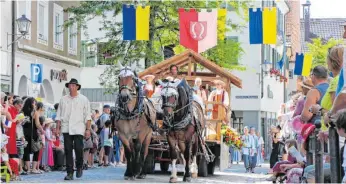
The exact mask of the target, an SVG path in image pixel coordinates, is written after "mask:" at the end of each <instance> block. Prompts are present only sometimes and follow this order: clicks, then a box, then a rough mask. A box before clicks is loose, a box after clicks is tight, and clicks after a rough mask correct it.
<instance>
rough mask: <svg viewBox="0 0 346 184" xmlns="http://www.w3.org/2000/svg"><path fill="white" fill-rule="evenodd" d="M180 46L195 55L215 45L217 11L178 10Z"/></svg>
mask: <svg viewBox="0 0 346 184" xmlns="http://www.w3.org/2000/svg"><path fill="white" fill-rule="evenodd" d="M179 28H180V44H181V45H182V46H184V47H186V48H188V49H191V50H193V51H195V52H197V53H201V52H204V51H206V50H208V49H210V48H212V47H214V46H216V45H217V10H216V9H215V10H212V11H211V12H208V11H207V10H202V11H201V12H197V11H196V10H195V9H190V10H188V11H185V9H184V8H180V9H179Z"/></svg>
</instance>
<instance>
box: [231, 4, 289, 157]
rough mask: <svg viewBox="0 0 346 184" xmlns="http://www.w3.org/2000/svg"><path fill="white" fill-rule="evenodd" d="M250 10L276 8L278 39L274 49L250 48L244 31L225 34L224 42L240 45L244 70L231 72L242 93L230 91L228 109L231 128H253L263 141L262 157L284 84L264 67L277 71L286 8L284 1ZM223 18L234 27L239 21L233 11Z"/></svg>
mask: <svg viewBox="0 0 346 184" xmlns="http://www.w3.org/2000/svg"><path fill="white" fill-rule="evenodd" d="M254 7H255V8H263V7H276V8H277V12H278V15H277V37H278V39H277V44H276V45H260V44H256V45H250V42H249V28H248V27H246V28H244V29H242V30H239V31H234V32H229V33H227V37H228V38H236V39H237V40H238V41H239V42H240V43H241V47H242V48H243V49H244V51H245V53H244V54H243V56H242V57H241V59H240V60H239V64H241V65H243V66H245V67H246V70H245V71H232V73H233V74H234V75H236V76H238V77H239V78H240V79H242V82H243V88H242V89H238V88H236V87H234V88H232V92H231V93H232V94H231V109H232V111H233V112H234V114H233V116H232V118H233V122H232V123H233V127H234V128H236V129H238V131H240V132H242V131H243V127H244V126H253V127H255V128H256V129H257V130H259V131H260V132H261V135H262V136H263V138H264V140H265V143H266V144H265V145H266V149H267V151H266V153H268V152H269V146H268V145H269V139H268V131H269V128H270V126H271V125H276V124H277V115H278V109H279V107H280V105H281V104H282V103H283V102H284V93H285V88H286V86H285V83H284V82H280V81H279V80H277V79H276V78H275V77H271V76H270V74H269V72H268V71H269V69H268V67H269V68H274V69H279V68H278V67H277V65H276V63H277V62H278V61H280V60H281V59H282V58H283V56H284V55H285V53H283V50H284V39H283V38H284V35H285V34H284V32H285V31H284V27H285V26H284V25H285V18H284V17H285V14H286V13H287V12H288V11H289V7H288V4H287V3H286V2H284V1H263V2H261V1H255V2H254ZM227 16H228V17H227V18H228V19H231V20H232V21H235V23H238V22H239V23H241V21H242V20H241V19H240V18H239V16H238V15H237V14H236V12H234V11H229V12H228V15H227ZM286 62H287V61H286ZM266 65H267V66H266ZM266 68H267V69H266Z"/></svg>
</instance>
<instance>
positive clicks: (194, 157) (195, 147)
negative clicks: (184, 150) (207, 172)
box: [190, 134, 198, 178]
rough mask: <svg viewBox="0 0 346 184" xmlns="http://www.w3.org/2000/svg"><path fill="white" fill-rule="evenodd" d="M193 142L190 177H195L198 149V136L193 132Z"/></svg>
mask: <svg viewBox="0 0 346 184" xmlns="http://www.w3.org/2000/svg"><path fill="white" fill-rule="evenodd" d="M194 137H195V142H194V143H193V145H192V164H191V166H190V168H191V176H192V178H197V172H198V166H197V151H198V136H197V134H195V136H194Z"/></svg>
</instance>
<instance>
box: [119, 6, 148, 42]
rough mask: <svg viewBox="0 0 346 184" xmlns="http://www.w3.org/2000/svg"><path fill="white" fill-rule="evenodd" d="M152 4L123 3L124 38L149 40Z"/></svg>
mask: <svg viewBox="0 0 346 184" xmlns="http://www.w3.org/2000/svg"><path fill="white" fill-rule="evenodd" d="M149 18H150V6H145V7H143V6H137V7H135V6H134V5H126V4H124V5H123V40H149Z"/></svg>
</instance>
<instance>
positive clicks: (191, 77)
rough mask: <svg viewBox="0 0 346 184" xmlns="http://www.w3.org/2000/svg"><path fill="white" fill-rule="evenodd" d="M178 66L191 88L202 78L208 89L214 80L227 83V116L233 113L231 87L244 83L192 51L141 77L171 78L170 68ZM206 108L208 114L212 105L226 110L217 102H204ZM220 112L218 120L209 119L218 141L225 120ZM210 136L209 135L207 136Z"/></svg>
mask: <svg viewBox="0 0 346 184" xmlns="http://www.w3.org/2000/svg"><path fill="white" fill-rule="evenodd" d="M173 64H174V65H177V66H178V68H179V71H180V72H179V73H180V74H179V77H180V78H185V80H187V81H188V83H189V84H190V86H193V85H194V81H195V79H196V78H197V77H198V78H201V79H202V85H203V86H206V88H207V89H208V86H213V83H212V82H213V81H214V80H222V81H223V82H225V83H226V88H225V90H226V91H227V92H228V94H229V100H230V102H229V104H230V105H229V107H226V109H227V112H226V116H227V115H229V114H230V111H231V97H230V95H231V85H234V86H236V87H238V88H242V81H241V79H239V78H238V77H236V76H235V75H233V74H232V73H231V72H229V71H227V70H225V69H223V68H221V67H220V66H218V65H217V64H215V63H214V62H212V61H210V60H208V59H206V58H205V57H203V56H201V55H200V54H198V53H196V52H194V51H192V50H186V51H185V52H183V53H181V54H179V55H175V56H173V57H171V58H169V59H167V60H164V61H162V62H160V63H158V64H156V65H153V66H151V67H149V68H147V69H146V70H144V71H142V72H140V73H139V77H140V78H142V77H143V76H145V75H149V74H150V75H155V80H156V79H159V78H166V77H168V76H170V70H169V68H170V66H171V65H173ZM198 64H199V65H201V66H203V68H204V69H203V71H198V70H197V69H196V66H197V65H198ZM204 104H205V106H206V108H205V109H206V112H205V114H207V113H208V112H207V111H208V109H210V108H208V107H210V106H212V105H219V109H220V108H224V107H223V104H222V103H217V102H209V101H207V102H204ZM220 112H221V111H219V114H218V118H216V119H210V118H207V127H214V128H215V131H217V133H216V135H215V139H216V141H219V140H220V138H221V136H220V129H221V124H222V121H223V119H221V118H219V117H220ZM207 135H208V134H207ZM209 138H210V139H212V138H211V137H208V138H207V139H209Z"/></svg>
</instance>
